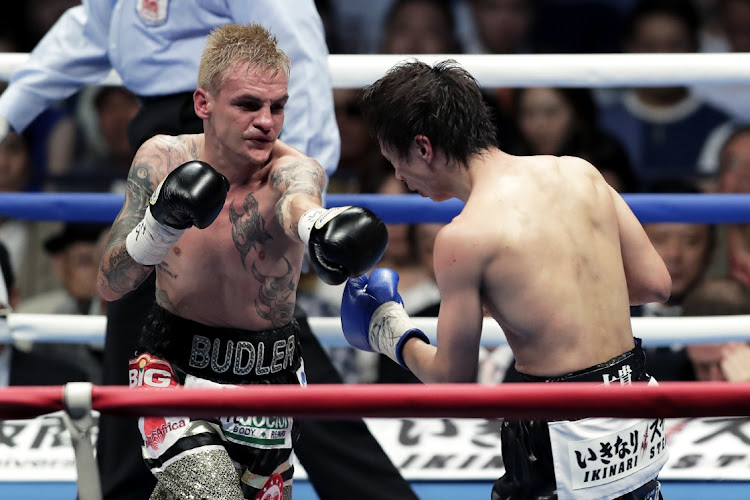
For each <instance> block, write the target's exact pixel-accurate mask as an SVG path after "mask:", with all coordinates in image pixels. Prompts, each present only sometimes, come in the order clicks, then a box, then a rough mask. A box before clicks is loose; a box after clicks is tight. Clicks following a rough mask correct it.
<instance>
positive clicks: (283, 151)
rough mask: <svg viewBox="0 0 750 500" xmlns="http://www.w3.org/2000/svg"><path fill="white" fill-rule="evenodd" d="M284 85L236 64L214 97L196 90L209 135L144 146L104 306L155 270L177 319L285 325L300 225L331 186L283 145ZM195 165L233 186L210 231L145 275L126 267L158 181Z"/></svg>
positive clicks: (111, 246)
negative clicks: (130, 241)
mask: <svg viewBox="0 0 750 500" xmlns="http://www.w3.org/2000/svg"><path fill="white" fill-rule="evenodd" d="M248 73H250V74H251V77H250V78H248ZM286 86H287V79H286V76H285V75H284V74H283V73H278V74H276V75H271V74H269V73H267V72H262V71H259V70H257V69H255V68H253V67H248V66H247V65H246V64H242V63H235V65H233V66H231V67H230V68H229V69H228V70H227V71H226V73H225V76H224V79H223V81H222V87H221V91H220V92H218V95H215V96H214V95H211V94H210V93H208V92H207V91H205V90H202V89H199V90H198V91H196V96H195V103H196V113H197V114H198V116H199V117H201V118H204V124H205V126H204V130H205V132H204V133H203V134H195V135H181V136H177V137H169V136H156V137H154V138H152V139H150V140H149V141H147V142H146V143H144V145H143V146H142V147H141V148H140V149H139V151H138V153H137V154H136V156H135V158H134V160H133V164H132V166H131V170H130V173H129V175H128V186H127V193H126V198H125V204H124V205H123V208H122V210H121V212H120V214H119V215H118V216H117V219H116V220H115V222H114V224H113V226H112V230H111V232H110V236H109V240H108V242H107V250H106V252H105V255H104V257H103V259H102V264H101V266H100V270H99V276H98V287H99V292H100V293H101V295H102V296H103V297H104V298H106V299H107V300H115V299H117V298H119V297H121V296H122V295H124V294H125V293H127V292H129V291H130V290H133V289H134V288H136V287H137V286H138V285H140V284H141V283H142V282H143V281H144V280H145V279H146V277H148V275H149V274H150V273H151V272H152V271H153V270H154V269H156V300H157V302H158V303H159V304H160V305H161V306H162V307H164V308H165V309H167V310H169V311H171V312H173V313H175V314H177V315H178V316H181V317H183V318H187V319H190V320H194V321H198V322H200V323H203V324H205V325H209V326H220V327H235V328H243V329H248V330H264V329H269V328H274V327H279V326H283V325H286V324H288V323H289V321H290V319H291V317H292V312H293V310H294V303H295V300H296V289H297V284H298V283H299V275H300V269H301V266H302V258H303V254H304V245H303V243H302V242H301V241H300V239H299V236H298V235H297V222H298V221H299V218H300V216H301V215H302V214H303V213H304V212H305V211H306V210H308V209H310V208H314V207H319V206H320V205H321V193H322V190H323V189H324V187H325V179H326V177H325V171H324V170H323V168H322V167H321V166H320V165H319V164H318V163H317V162H316V161H315V160H313V159H311V158H309V157H307V156H305V155H303V154H302V153H301V152H299V151H298V150H296V149H294V148H292V147H291V146H288V145H286V144H284V143H283V142H281V141H279V140H278V135H279V133H280V131H281V126H282V124H283V116H284V114H283V106H284V103H285V102H286V99H287V94H286ZM190 160H202V161H205V162H207V163H209V164H210V165H211V166H213V167H214V168H215V169H216V170H217V171H218V172H220V173H222V174H224V176H225V177H226V178H227V179H228V180H229V182H230V189H229V192H228V195H227V199H226V202H225V204H224V207H223V208H222V210H221V213H220V214H219V216H218V217H217V218H216V220H215V221H214V222H213V223H212V224H211V225H210V226H208V227H207V228H205V229H197V228H194V227H191V228H189V229H188V230H187V231H185V233H184V234H183V235H182V237H181V238H180V239H179V240H178V241H177V243H176V244H175V245H174V246H173V247H172V248H171V250H170V252H169V254H168V255H167V256H166V257H165V258H164V260H163V261H162V262H161V263H160V264H158V265H157V266H142V265H140V264H138V263H136V262H135V261H133V260H132V258H130V256H129V254H128V253H127V250H126V249H125V243H124V242H125V238H126V237H127V235H128V233H129V232H130V231H131V230H132V229H133V227H135V225H136V224H137V223H138V222H139V221H140V220H141V218H142V217H143V215H144V213H145V210H146V207H147V204H148V200H149V197H150V196H151V193H152V192H153V191H154V190H155V189H156V187H157V186H158V184H159V182H160V181H161V180H162V179H163V178H164V177H165V176H166V175H167V174H168V173H169V172H171V171H172V170H174V169H175V168H176V167H178V166H179V165H181V164H182V163H184V162H186V161H190Z"/></svg>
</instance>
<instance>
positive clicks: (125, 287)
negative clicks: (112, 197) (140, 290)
mask: <svg viewBox="0 0 750 500" xmlns="http://www.w3.org/2000/svg"><path fill="white" fill-rule="evenodd" d="M152 190H153V180H152V176H151V168H150V167H149V166H148V165H147V164H145V163H137V164H134V165H133V167H132V168H131V169H130V173H129V174H128V180H127V190H126V193H125V204H124V205H123V208H122V210H121V212H120V214H119V215H118V217H117V220H116V221H115V222H114V224H112V229H111V230H110V236H109V243H108V244H107V249H106V252H105V256H106V257H105V259H104V260H103V261H102V265H101V266H100V269H101V272H102V275H103V276H104V277H105V278H106V280H107V283H106V285H107V286H108V287H109V288H110V289H111V290H112V291H115V292H117V293H125V292H128V291H130V290H133V289H134V288H136V287H137V286H138V285H139V284H141V282H143V280H144V279H145V278H146V276H148V275H149V274H150V272H151V269H150V267H148V266H142V265H140V264H138V263H137V262H135V261H134V260H133V259H132V258H131V257H130V255H129V254H128V251H127V249H126V248H125V240H126V238H127V236H128V234H129V233H130V231H131V230H132V229H133V228H134V227H135V226H136V225H137V224H138V223H139V222H140V221H141V219H143V216H144V215H145V213H146V207H147V206H148V198H149V196H151V191H152Z"/></svg>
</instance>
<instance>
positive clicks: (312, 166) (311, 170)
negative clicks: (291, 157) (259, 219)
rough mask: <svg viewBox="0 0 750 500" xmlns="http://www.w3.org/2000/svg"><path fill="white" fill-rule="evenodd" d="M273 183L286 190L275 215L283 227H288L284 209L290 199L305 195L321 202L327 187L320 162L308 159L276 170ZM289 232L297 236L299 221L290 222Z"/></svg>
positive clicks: (272, 179) (272, 175) (273, 174)
mask: <svg viewBox="0 0 750 500" xmlns="http://www.w3.org/2000/svg"><path fill="white" fill-rule="evenodd" d="M271 183H272V184H273V185H274V186H276V187H277V188H280V189H283V190H284V194H282V195H281V198H280V199H279V201H278V203H277V204H276V211H275V213H276V219H277V220H278V221H279V224H280V225H281V227H286V224H285V220H284V219H285V218H284V208H285V207H286V206H287V205H288V203H289V197H291V196H292V195H295V194H304V195H307V196H311V197H313V198H316V199H318V200H319V201H321V200H322V197H323V189H324V188H325V185H326V173H325V170H323V167H321V166H320V164H319V163H318V162H316V161H315V160H312V159H306V160H302V161H297V162H294V163H290V164H289V165H284V166H283V167H280V168H278V169H276V170H274V172H273V173H272V174H271ZM289 230H290V231H291V232H292V233H293V234H297V221H294V220H290V221H289Z"/></svg>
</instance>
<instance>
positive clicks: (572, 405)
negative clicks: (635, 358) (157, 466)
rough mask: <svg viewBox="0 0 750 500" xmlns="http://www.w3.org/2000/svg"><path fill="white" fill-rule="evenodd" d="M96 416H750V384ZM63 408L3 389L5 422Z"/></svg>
mask: <svg viewBox="0 0 750 500" xmlns="http://www.w3.org/2000/svg"><path fill="white" fill-rule="evenodd" d="M92 406H93V409H95V410H99V411H101V412H103V413H107V414H115V415H131V416H133V415H142V414H144V413H146V414H148V415H154V416H156V415H165V416H166V415H191V416H196V417H198V416H202V417H209V416H211V417H216V416H221V415H291V416H299V417H321V418H336V417H339V418H340V417H350V418H353V417H362V416H364V417H391V418H398V417H484V418H492V417H507V418H545V419H553V418H554V419H570V418H581V417H587V416H610V417H645V416H649V417H665V418H670V417H706V416H709V417H710V416H750V383H726V382H702V383H694V382H664V383H662V384H661V385H659V386H658V387H654V386H647V385H646V384H645V383H638V384H633V385H632V386H620V385H615V386H609V387H604V386H602V385H600V384H590V383H575V384H500V385H496V386H481V385H476V384H440V385H437V384H435V385H421V384H413V385H412V384H408V385H386V384H383V385H364V384H361V385H318V386H309V387H307V388H300V387H296V386H249V387H247V388H242V389H213V388H178V389H172V390H165V389H145V390H143V389H140V390H133V389H129V388H127V387H122V386H94V387H93V390H92ZM61 408H63V404H62V388H61V387H10V388H5V389H2V390H0V417H2V418H29V417H32V416H35V415H40V414H43V413H47V412H50V411H55V410H59V409H61Z"/></svg>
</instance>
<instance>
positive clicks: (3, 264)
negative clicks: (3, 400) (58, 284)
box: [0, 243, 91, 387]
mask: <svg viewBox="0 0 750 500" xmlns="http://www.w3.org/2000/svg"><path fill="white" fill-rule="evenodd" d="M0 271H1V273H0V274H2V282H0V287H2V288H0V307H2V308H3V309H5V310H6V311H7V307H8V306H10V309H12V310H13V309H15V308H16V307H18V301H19V293H18V287H17V285H16V280H15V275H14V273H13V268H12V267H11V265H10V254H9V253H8V250H7V248H5V245H3V244H2V243H0ZM81 381H91V380H90V379H89V378H88V376H87V374H86V372H85V371H84V370H82V369H80V368H79V367H78V366H77V364H76V362H75V361H74V360H72V359H69V358H56V357H54V356H49V355H46V354H43V353H40V352H39V351H38V350H37V349H20V348H18V347H16V346H15V345H13V344H10V345H8V344H0V387H6V386H29V385H62V384H66V383H68V382H81Z"/></svg>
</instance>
